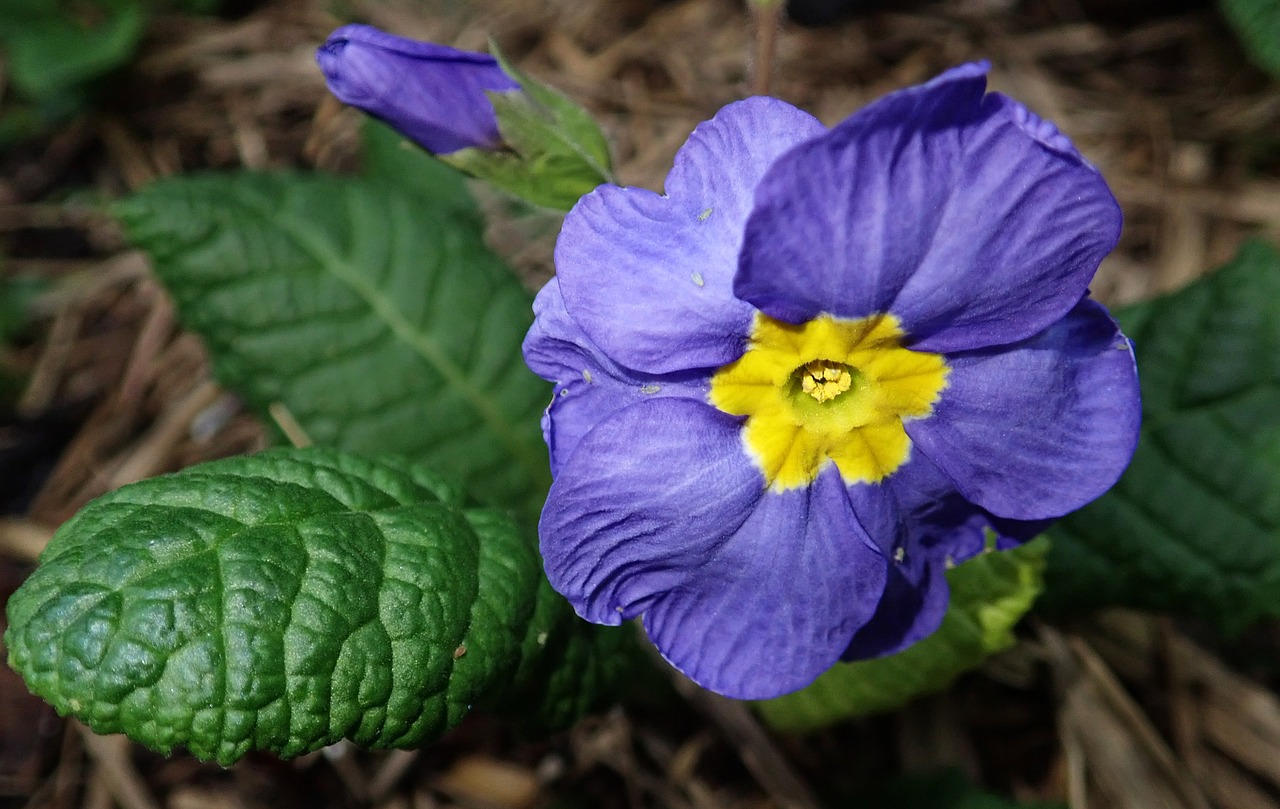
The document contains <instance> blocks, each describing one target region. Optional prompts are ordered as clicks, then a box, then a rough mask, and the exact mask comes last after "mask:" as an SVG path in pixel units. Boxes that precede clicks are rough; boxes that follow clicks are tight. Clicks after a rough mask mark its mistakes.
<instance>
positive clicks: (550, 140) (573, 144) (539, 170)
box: [440, 43, 612, 211]
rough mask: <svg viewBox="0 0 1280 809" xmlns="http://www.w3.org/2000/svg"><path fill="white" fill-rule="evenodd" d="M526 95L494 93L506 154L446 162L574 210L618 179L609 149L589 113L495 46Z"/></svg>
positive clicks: (477, 152)
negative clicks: (586, 196)
mask: <svg viewBox="0 0 1280 809" xmlns="http://www.w3.org/2000/svg"><path fill="white" fill-rule="evenodd" d="M490 49H491V50H492V52H493V54H494V57H495V58H496V59H497V60H498V63H499V64H500V65H501V66H502V69H503V71H504V72H505V73H506V74H507V75H508V76H510V77H511V78H512V79H513V80H514V81H515V82H516V83H517V84H519V85H520V89H519V90H516V91H506V92H490V93H489V94H488V95H489V100H490V101H491V102H492V103H493V109H494V112H495V113H496V115H497V118H498V130H499V132H501V133H502V140H503V143H504V145H505V146H506V147H507V148H506V149H503V150H499V151H495V150H491V149H462V150H460V151H457V152H453V153H451V154H447V155H441V156H440V159H441V160H442V161H444V162H446V163H448V164H449V165H451V166H453V167H455V168H457V169H458V170H459V171H463V172H466V173H467V174H470V175H472V176H474V177H477V178H479V179H481V180H485V181H486V182H488V183H490V184H492V185H494V186H496V187H498V188H501V189H502V190H504V191H506V192H508V193H510V194H514V195H515V196H517V197H520V198H521V199H524V200H527V201H529V202H532V203H534V204H537V205H544V206H546V207H548V208H555V209H558V210H565V211H567V210H569V209H570V208H572V207H573V205H574V203H575V202H577V201H578V199H580V198H581V197H582V196H583V195H584V194H587V193H588V192H590V191H591V190H592V189H594V188H595V187H596V186H598V185H600V184H601V183H605V182H609V181H610V179H611V177H612V158H611V157H610V154H609V143H608V141H607V140H606V139H605V136H604V133H603V132H602V131H601V130H600V127H599V125H598V124H596V122H595V120H593V119H592V118H591V116H590V115H588V114H587V112H586V111H585V110H583V109H582V108H581V107H579V106H578V105H577V104H575V103H573V102H572V101H570V100H569V99H568V98H566V97H565V96H563V95H561V94H560V93H559V92H557V91H556V90H554V89H553V88H551V87H548V86H546V85H544V84H542V83H540V82H538V81H537V80H536V79H534V78H533V77H531V76H529V75H528V74H526V73H523V72H521V71H520V70H519V69H518V68H516V67H515V66H514V65H512V64H511V63H510V62H508V61H507V60H506V59H505V58H503V56H502V53H501V52H500V51H499V50H498V48H497V46H496V45H493V44H492V43H490Z"/></svg>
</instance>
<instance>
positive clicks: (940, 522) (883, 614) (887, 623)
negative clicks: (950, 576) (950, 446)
mask: <svg viewBox="0 0 1280 809" xmlns="http://www.w3.org/2000/svg"><path fill="white" fill-rule="evenodd" d="M849 501H850V503H852V505H853V509H854V513H855V514H856V515H857V516H858V521H859V522H860V523H861V524H862V526H863V527H864V528H865V529H866V531H867V533H868V534H869V535H870V536H871V537H872V538H873V539H874V540H875V542H876V544H877V546H879V547H880V549H881V551H882V552H883V553H884V555H885V557H886V558H887V559H890V560H891V562H890V565H889V579H888V582H887V583H886V585H885V594H884V598H882V599H881V601H880V606H879V608H878V609H877V610H876V613H875V615H874V616H873V617H872V619H871V620H870V621H869V622H868V623H867V625H866V626H864V627H863V628H862V629H860V630H859V631H858V634H857V635H855V636H854V638H853V641H852V642H851V643H850V645H849V648H848V649H846V650H845V653H844V654H843V655H842V658H843V659H845V660H858V659H863V658H868V657H879V656H882V655H888V654H893V653H895V652H899V651H901V650H902V649H905V648H906V647H908V646H910V645H911V644H913V643H915V642H916V641H918V640H921V639H922V638H924V637H926V636H928V635H930V634H932V633H933V632H934V631H935V630H936V629H937V628H938V626H939V625H941V623H942V617H943V616H944V615H945V614H946V611H947V603H948V594H949V590H948V587H947V581H946V575H945V572H944V571H945V570H946V568H947V567H948V566H949V565H954V564H959V563H960V562H963V561H965V560H966V559H969V558H970V557H972V556H974V555H976V554H977V553H978V552H980V551H981V550H982V548H983V546H984V544H985V533H984V529H985V527H986V526H987V522H986V520H985V519H984V512H983V511H982V510H981V509H979V508H978V507H977V506H975V505H973V504H972V503H969V502H967V501H965V500H964V499H963V498H962V497H961V496H960V495H959V493H958V492H956V490H955V486H954V485H953V484H952V483H951V481H950V480H948V479H947V477H946V476H945V475H943V474H942V473H941V472H940V471H938V469H937V467H935V466H934V465H933V464H932V463H931V462H930V461H929V459H928V458H926V457H924V456H923V455H922V454H921V453H918V452H917V453H913V456H912V457H911V459H910V461H908V462H907V464H906V465H905V466H903V467H902V468H901V469H899V470H898V471H897V472H895V473H894V474H893V475H891V476H890V477H888V478H886V479H885V480H884V481H883V482H881V483H879V484H855V485H853V486H850V487H849Z"/></svg>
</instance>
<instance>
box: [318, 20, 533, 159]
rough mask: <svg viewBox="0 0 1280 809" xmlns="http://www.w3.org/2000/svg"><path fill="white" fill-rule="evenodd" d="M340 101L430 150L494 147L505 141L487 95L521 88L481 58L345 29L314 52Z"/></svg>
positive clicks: (367, 30) (362, 29) (364, 30)
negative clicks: (358, 109)
mask: <svg viewBox="0 0 1280 809" xmlns="http://www.w3.org/2000/svg"><path fill="white" fill-rule="evenodd" d="M316 61H317V62H319V63H320V69H321V70H322V71H324V75H325V80H326V81H327V82H328V83H329V90H330V92H332V93H333V94H334V95H335V96H337V97H338V99H339V100H341V101H343V102H344V103H347V104H350V105H351V106H353V107H359V108H360V109H362V110H364V111H365V112H367V113H369V114H370V115H373V116H375V117H377V118H380V119H382V120H383V121H386V122H387V123H388V124H390V125H391V126H392V127H393V128H395V129H396V130H397V131H398V132H400V133H401V134H402V135H404V136H405V137H407V138H409V139H410V140H413V141H415V142H416V143H418V144H419V145H421V146H422V147H423V148H425V149H426V150H427V151H429V152H433V153H435V154H447V153H449V152H456V151H457V150H459V149H466V148H479V149H492V148H495V147H496V146H497V145H498V144H499V143H500V142H501V140H502V137H501V135H499V133H498V122H497V119H496V117H495V116H494V111H493V105H492V104H491V103H490V102H489V99H488V97H487V96H486V95H485V91H486V90H492V91H508V90H518V89H519V85H518V84H516V83H515V82H514V81H513V80H512V79H511V78H510V77H508V76H507V75H506V74H505V73H503V72H502V69H501V68H500V67H498V63H497V61H496V60H495V59H494V58H493V57H491V56H489V55H487V54H483V53H473V52H471V51H460V50H456V49H454V48H450V47H447V46H445V45H436V44H434V43H430V42H418V41H416V40H412V39H405V38H403V37H398V36H393V35H392V34H388V33H385V32H383V31H379V30H378V29H376V28H371V27H370V26H367V25H344V26H343V27H341V28H339V29H338V30H336V31H334V32H333V33H332V34H330V35H329V39H328V40H327V41H326V42H325V43H324V45H322V46H320V48H319V49H318V50H317V51H316Z"/></svg>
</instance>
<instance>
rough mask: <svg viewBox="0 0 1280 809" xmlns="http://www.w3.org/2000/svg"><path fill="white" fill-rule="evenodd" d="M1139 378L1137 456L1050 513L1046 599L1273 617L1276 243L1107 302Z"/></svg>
mask: <svg viewBox="0 0 1280 809" xmlns="http://www.w3.org/2000/svg"><path fill="white" fill-rule="evenodd" d="M1117 316H1118V318H1119V320H1120V323H1121V325H1122V326H1123V327H1124V330H1125V333H1126V334H1127V335H1129V337H1130V338H1131V339H1132V340H1133V342H1134V346H1135V354H1136V357H1137V361H1138V375H1139V378H1140V379H1141V383H1142V410H1143V425H1142V434H1141V438H1140V440H1139V443H1138V451H1137V453H1136V454H1135V455H1134V458H1133V462H1132V463H1131V464H1130V466H1129V469H1128V470H1127V471H1126V472H1125V474H1124V476H1123V477H1122V478H1121V479H1120V481H1119V483H1117V484H1116V486H1115V487H1114V488H1113V489H1112V490H1111V491H1110V492H1109V493H1107V494H1106V495H1104V496H1103V497H1102V498H1100V499H1099V500H1097V501H1095V502H1093V503H1091V504H1090V505H1088V506H1086V507H1085V508H1083V509H1082V510H1080V511H1078V512H1076V513H1075V514H1072V515H1070V516H1069V517H1067V518H1065V519H1063V520H1061V521H1059V522H1058V523H1057V524H1056V525H1055V526H1054V527H1053V528H1052V529H1050V531H1049V534H1050V536H1051V537H1052V538H1053V553H1052V554H1050V556H1049V566H1048V571H1047V573H1046V579H1047V582H1048V585H1047V587H1046V592H1045V606H1047V607H1048V608H1050V609H1052V610H1057V611H1062V610H1067V609H1081V608H1092V607H1099V606H1103V605H1110V604H1121V605H1127V606H1131V607H1139V608H1148V609H1157V610H1172V611H1175V612H1178V613H1181V614H1188V613H1189V614H1194V615H1198V616H1201V617H1203V618H1206V619H1208V620H1210V621H1212V622H1214V623H1216V624H1217V625H1218V626H1219V627H1221V628H1222V629H1224V630H1226V631H1228V632H1232V631H1236V630H1240V629H1242V628H1244V627H1245V626H1247V625H1248V624H1251V623H1253V622H1254V621H1256V620H1258V619H1259V618H1262V617H1264V616H1280V255H1277V253H1276V251H1275V249H1274V248H1272V247H1271V246H1269V245H1267V244H1264V243H1262V242H1253V243H1250V244H1248V245H1246V246H1245V247H1244V248H1243V249H1242V250H1241V252H1240V254H1239V255H1238V256H1237V257H1236V259H1235V260H1234V261H1233V262H1232V263H1231V264H1229V265H1227V266H1226V267H1224V268H1223V269H1221V270H1219V271H1218V272H1217V273H1215V274H1214V275H1212V276H1209V277H1208V278H1205V279H1203V280H1201V281H1198V282H1196V283H1195V284H1192V285H1191V286H1189V287H1187V288H1185V289H1183V290H1181V291H1179V292H1176V293H1174V294H1172V295H1166V296H1164V297H1162V298H1157V299H1156V300H1153V301H1148V302H1146V303H1142V304H1138V305H1136V306H1131V307H1128V308H1126V309H1124V310H1122V311H1120V312H1118V313H1117Z"/></svg>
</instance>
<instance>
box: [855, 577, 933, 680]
mask: <svg viewBox="0 0 1280 809" xmlns="http://www.w3.org/2000/svg"><path fill="white" fill-rule="evenodd" d="M950 595H951V589H950V587H948V586H947V576H946V566H945V565H944V564H943V563H942V562H939V561H935V560H921V561H920V562H918V563H916V564H914V565H911V566H907V565H905V564H893V563H891V564H890V565H889V579H888V581H887V582H886V583H885V587H884V595H883V596H882V597H881V599H880V605H879V609H877V610H876V613H875V615H873V616H872V617H871V620H870V621H868V622H867V623H866V625H864V626H863V627H862V628H861V629H859V630H858V632H857V634H855V635H854V636H853V640H852V641H850V643H849V646H848V648H846V649H845V650H844V653H843V654H842V655H841V656H840V659H841V660H866V659H868V658H872V657H884V656H886V655H891V654H897V653H898V652H900V651H902V650H903V649H905V648H907V647H908V646H910V645H912V644H913V643H916V642H917V641H920V640H923V639H925V638H927V637H928V636H930V635H932V634H933V633H934V632H936V631H937V630H938V627H940V626H942V619H943V618H944V617H945V616H946V614H947V605H948V603H949V602H950Z"/></svg>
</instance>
